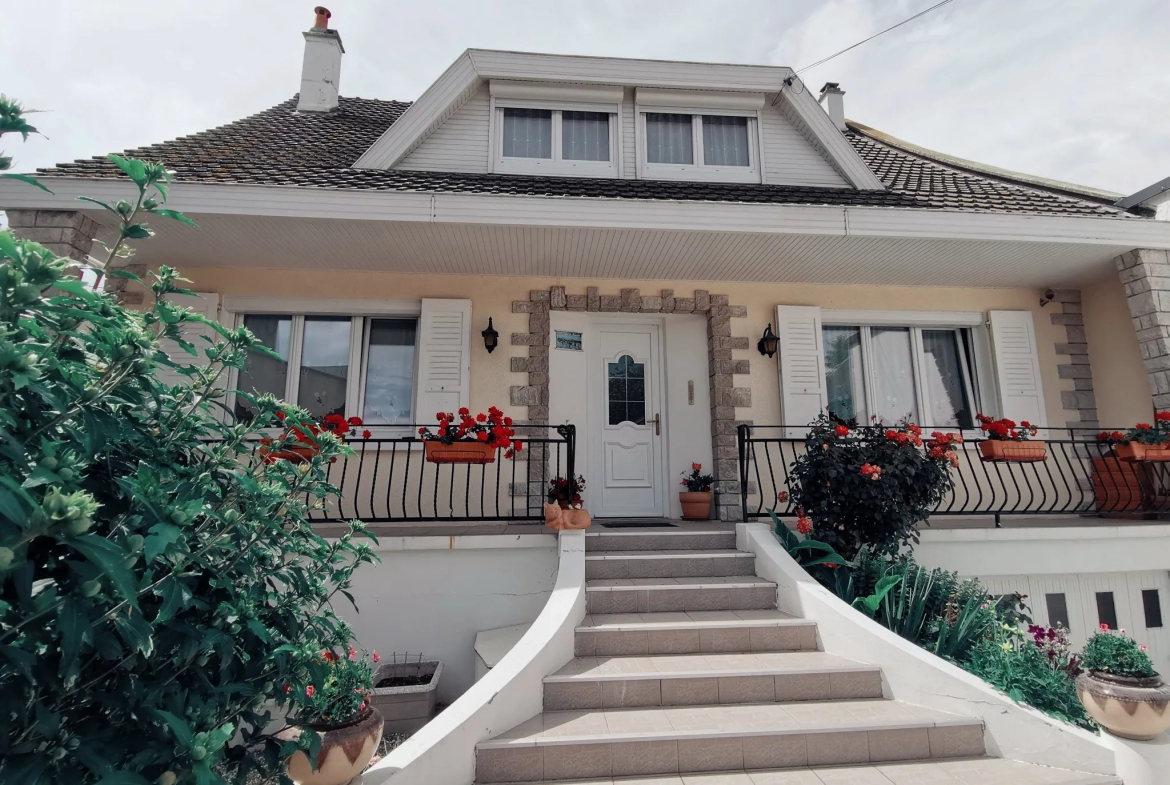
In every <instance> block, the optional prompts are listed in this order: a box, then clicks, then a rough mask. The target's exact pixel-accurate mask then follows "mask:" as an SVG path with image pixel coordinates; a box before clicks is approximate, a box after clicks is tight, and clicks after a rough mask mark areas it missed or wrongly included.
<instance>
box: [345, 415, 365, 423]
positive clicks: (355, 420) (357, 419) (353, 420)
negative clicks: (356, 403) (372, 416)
mask: <svg viewBox="0 0 1170 785" xmlns="http://www.w3.org/2000/svg"><path fill="white" fill-rule="evenodd" d="M346 422H347V423H349V424H350V425H361V424H362V418H361V417H350V418H349V419H348V420H346Z"/></svg>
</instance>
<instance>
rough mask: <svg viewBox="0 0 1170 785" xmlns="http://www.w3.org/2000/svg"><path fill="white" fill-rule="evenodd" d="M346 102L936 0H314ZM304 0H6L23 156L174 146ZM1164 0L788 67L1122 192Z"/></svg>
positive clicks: (917, 33)
mask: <svg viewBox="0 0 1170 785" xmlns="http://www.w3.org/2000/svg"><path fill="white" fill-rule="evenodd" d="M326 1H327V2H328V5H329V7H330V9H331V10H332V11H333V20H332V24H331V26H332V27H335V28H337V29H338V30H339V31H340V32H341V36H342V40H343V42H344V45H345V49H346V54H345V58H344V60H343V64H342V76H341V92H342V95H350V96H362V97H366V98H385V99H391V98H393V99H399V100H413V99H414V98H416V97H418V95H419V94H420V93H421V92H422V91H423V90H424V89H426V87H427V86H428V85H429V84H430V83H431V82H433V81H434V80H435V78H437V77H438V76H439V74H440V73H442V71H443V70H444V69H445V68H446V67H447V66H448V65H449V64H450V63H451V62H452V61H453V60H454V59H455V58H456V57H457V56H458V55H459V53H460V52H461V51H463V50H464V49H466V48H468V47H478V48H498V49H518V50H525V51H538V52H555V53H566V54H585V55H610V56H618V57H646V58H659V59H677V60H705V61H715V62H728V63H765V64H773V65H786V66H792V67H795V68H800V67H803V66H805V65H807V64H808V63H811V62H813V61H815V60H818V59H820V58H822V57H824V56H826V55H829V54H832V53H833V52H835V51H837V50H839V49H842V48H844V47H846V46H848V45H850V44H853V43H856V42H857V41H859V40H861V39H863V38H865V37H866V36H868V35H870V34H872V33H874V32H877V31H878V30H881V29H883V28H885V27H888V26H889V25H891V24H893V23H895V22H897V21H900V20H901V19H903V18H905V17H907V16H909V15H911V14H913V13H916V12H918V11H920V10H922V9H925V8H927V7H929V6H930V5H933V3H934V2H935V0H880V1H879V0H818V1H815V2H814V1H813V0H772V1H771V2H766V1H760V2H752V1H750V0H718V2H715V0H705V1H703V2H690V1H685V0H669V1H662V2H659V1H658V0H654V1H651V0H644V1H641V0H585V1H584V2H582V0H573V1H572V2H560V1H559V0H538V1H537V2H527V1H524V2H521V1H520V0H514V1H510V2H504V1H503V0H495V1H490V0H468V1H466V2H454V1H445V0H430V1H429V2H417V1H414V2H402V1H401V0H392V1H391V0H376V1H375V0H326ZM312 8H313V3H311V2H307V1H306V2H304V3H298V2H289V0H242V1H241V0H199V2H190V1H188V2H158V0H100V1H98V0H73V2H64V1H62V0H37V2H9V3H5V7H4V11H3V23H2V24H0V92H3V93H5V94H7V95H9V96H12V97H16V98H18V99H20V100H21V101H22V102H23V103H24V104H25V105H26V106H27V107H29V108H36V109H42V110H46V111H45V113H44V114H40V115H36V116H35V117H34V118H33V123H34V125H36V126H37V127H38V128H39V129H40V131H41V132H42V133H43V134H44V136H43V137H37V138H34V139H31V140H30V141H29V142H28V143H27V144H24V145H21V144H20V142H19V140H12V137H5V140H4V142H3V147H4V149H5V150H6V151H7V153H8V154H9V155H14V156H15V157H16V161H17V165H16V169H17V170H20V171H28V170H31V169H33V168H35V167H38V166H47V165H51V164H53V163H55V162H58V161H65V160H71V159H73V158H80V157H88V156H91V155H95V154H102V153H105V152H108V151H111V150H121V149H125V148H128V147H133V146H136V145H142V144H149V143H152V142H158V141H163V140H166V139H171V138H173V137H176V136H182V135H184V134H190V133H194V132H197V131H200V130H204V129H206V128H210V127H214V126H217V125H222V124H224V123H227V122H230V121H232V120H234V119H238V118H240V117H243V116H246V115H248V114H251V113H254V112H257V111H260V110H262V109H265V108H267V107H269V106H271V105H273V104H275V103H278V102H279V101H282V100H284V99H286V98H288V97H289V96H290V95H292V94H293V93H294V92H296V90H297V89H298V86H299V80H300V67H301V55H302V52H303V46H304V41H303V39H302V38H301V35H300V33H301V31H303V30H306V29H308V28H309V27H310V26H311V25H312V20H313V16H312ZM1168 41H1170V2H1168V1H1167V0H954V1H953V2H952V3H950V4H949V5H946V6H943V7H942V8H940V9H938V10H936V11H933V12H931V13H930V14H928V15H926V16H925V17H923V18H921V19H918V20H915V21H913V22H911V23H910V24H908V25H906V26H904V27H901V28H899V29H898V30H895V31H893V32H891V33H887V34H886V35H885V36H882V37H881V38H878V39H877V40H875V41H872V42H870V43H867V44H865V45H864V46H862V47H859V48H858V49H856V50H854V51H852V52H849V53H848V54H845V55H842V56H841V57H838V58H837V59H835V60H833V61H831V62H829V63H826V64H825V65H822V66H819V67H817V68H815V69H813V70H812V71H809V72H808V73H807V74H805V75H804V78H805V79H806V81H807V83H808V86H809V88H811V89H813V90H818V89H819V88H820V86H821V84H823V83H824V82H825V81H836V82H840V83H841V86H842V87H843V88H844V89H845V90H846V92H847V95H846V97H845V113H846V116H847V117H849V118H850V119H854V120H857V121H859V122H862V123H865V124H867V125H870V126H873V127H874V128H878V129H880V130H882V131H885V132H886V133H889V134H893V135H895V136H898V137H901V138H903V139H906V140H909V141H912V142H914V143H916V144H920V145H923V146H925V147H930V148H934V149H937V150H942V151H944V152H948V153H951V154H953V155H958V156H961V157H964V158H970V159H974V160H977V161H983V162H986V163H990V164H995V165H997V166H1003V167H1006V168H1009V169H1017V170H1021V171H1025V172H1030V173H1033V174H1038V175H1042V176H1045V177H1053V178H1058V179H1062V180H1070V181H1073V182H1079V183H1084V184H1087V185H1093V186H1096V187H1099V188H1106V189H1110V190H1114V191H1118V192H1122V193H1130V192H1132V191H1136V190H1138V189H1139V188H1142V187H1144V186H1146V185H1149V184H1151V183H1153V182H1154V181H1156V180H1159V179H1161V178H1163V177H1166V176H1168V175H1170V46H1168V45H1167V42H1168Z"/></svg>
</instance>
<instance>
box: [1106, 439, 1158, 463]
mask: <svg viewBox="0 0 1170 785" xmlns="http://www.w3.org/2000/svg"><path fill="white" fill-rule="evenodd" d="M1113 454H1114V455H1116V456H1117V457H1118V458H1120V459H1121V460H1123V461H1154V462H1162V461H1170V444H1142V443H1141V442H1122V443H1121V444H1115V445H1113Z"/></svg>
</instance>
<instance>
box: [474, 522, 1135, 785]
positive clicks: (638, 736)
mask: <svg viewBox="0 0 1170 785" xmlns="http://www.w3.org/2000/svg"><path fill="white" fill-rule="evenodd" d="M585 541H586V555H585V565H586V566H585V570H586V573H585V574H586V579H587V582H586V589H585V591H586V602H587V608H586V613H587V614H588V615H587V616H586V617H585V620H584V622H583V624H582V625H581V626H580V627H579V628H578V629H577V631H576V655H577V658H576V659H574V660H573V661H572V662H570V663H569V664H568V665H566V666H565V667H564V668H561V669H560V670H559V671H557V672H556V673H554V674H553V675H551V676H548V677H547V678H545V680H544V713H543V714H540V715H539V716H536V717H533V718H532V719H531V720H528V721H527V722H524V723H521V724H520V725H517V726H516V727H515V728H512V729H511V730H509V731H507V732H505V733H502V734H500V735H499V736H496V737H495V738H492V739H489V740H487V741H485V742H482V743H480V744H479V746H478V750H477V756H476V780H477V782H479V783H520V782H545V783H552V782H566V781H572V780H588V782H589V783H591V784H592V785H600V784H601V783H610V782H630V783H632V785H636V784H637V783H642V784H643V785H697V784H698V783H703V785H993V784H994V785H1016V784H1017V783H1019V785H1024V783H1028V785H1037V784H1038V785H1117V783H1120V780H1118V779H1117V778H1115V777H1102V776H1097V775H1088V774H1081V773H1078V772H1071V771H1065V770H1061V769H1052V768H1046V767H1041V766H1033V765H1029V764H1025V763H1019V762H1016V761H1009V760H1001V759H997V758H990V757H987V755H986V744H985V741H984V737H983V725H982V722H981V721H980V720H979V719H977V718H970V717H963V716H958V715H952V714H946V713H944V712H939V711H933V710H930V709H924V708H921V707H918V706H912V705H909V704H904V703H900V702H898V701H897V700H889V699H887V698H886V697H884V695H883V689H882V675H881V670H880V669H879V668H878V667H876V666H874V665H869V664H866V663H865V662H862V661H858V660H854V659H851V658H847V657H844V656H841V655H842V654H850V655H853V656H855V657H860V658H864V656H865V654H864V652H841V653H830V652H823V651H820V650H819V649H818V645H817V634H816V625H815V624H814V623H813V622H811V621H807V620H804V619H797V618H792V617H791V616H788V615H786V614H784V613H782V612H781V611H778V610H776V607H775V606H776V586H775V584H773V583H770V582H768V581H765V580H762V579H760V578H758V577H756V575H755V565H754V558H753V556H752V555H751V554H749V553H741V552H739V551H736V550H735V532H734V531H733V530H730V529H723V528H719V527H718V526H716V525H712V527H711V528H702V529H694V528H679V529H656V530H636V529H635V530H621V531H606V530H604V529H601V530H597V531H592V530H591V531H589V532H587V533H586V538H585Z"/></svg>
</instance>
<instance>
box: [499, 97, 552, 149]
mask: <svg viewBox="0 0 1170 785" xmlns="http://www.w3.org/2000/svg"><path fill="white" fill-rule="evenodd" d="M503 142H504V157H505V158H552V112H551V111H549V110H548V109H505V110H504V139H503Z"/></svg>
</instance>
